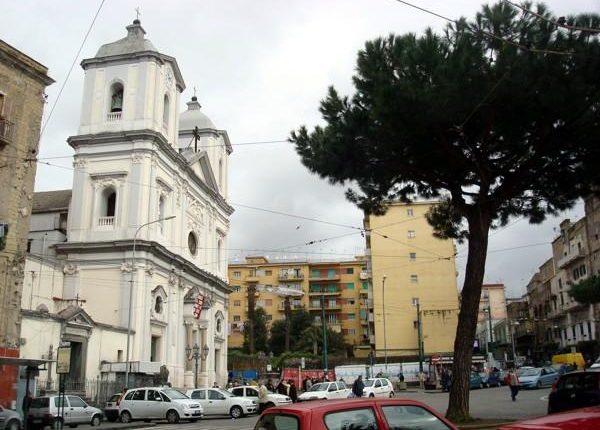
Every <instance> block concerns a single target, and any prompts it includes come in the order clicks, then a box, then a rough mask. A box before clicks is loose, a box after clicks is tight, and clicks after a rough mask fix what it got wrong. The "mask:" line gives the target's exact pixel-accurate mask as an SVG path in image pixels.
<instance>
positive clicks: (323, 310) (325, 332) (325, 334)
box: [321, 286, 327, 372]
mask: <svg viewBox="0 0 600 430" xmlns="http://www.w3.org/2000/svg"><path fill="white" fill-rule="evenodd" d="M321 288H323V286H321ZM322 292H323V290H321V293H322ZM321 322H322V326H323V370H324V371H325V372H327V328H326V325H325V294H321Z"/></svg>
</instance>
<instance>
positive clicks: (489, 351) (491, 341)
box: [486, 299, 494, 354]
mask: <svg viewBox="0 0 600 430" xmlns="http://www.w3.org/2000/svg"><path fill="white" fill-rule="evenodd" d="M488 300H489V299H488ZM486 310H487V314H488V326H489V330H490V337H489V339H490V340H489V342H488V344H487V352H488V354H490V353H491V352H492V350H491V344H492V343H493V342H494V332H493V331H492V306H491V305H490V302H489V301H488V307H487V308H486Z"/></svg>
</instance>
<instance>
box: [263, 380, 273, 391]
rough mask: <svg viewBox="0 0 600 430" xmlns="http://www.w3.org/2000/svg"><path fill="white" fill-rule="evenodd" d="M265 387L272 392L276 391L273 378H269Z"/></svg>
mask: <svg viewBox="0 0 600 430" xmlns="http://www.w3.org/2000/svg"><path fill="white" fill-rule="evenodd" d="M265 387H266V388H267V391H269V392H271V393H274V392H275V387H274V386H273V380H272V379H271V378H269V379H268V380H267V385H265Z"/></svg>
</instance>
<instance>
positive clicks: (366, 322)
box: [360, 318, 369, 325]
mask: <svg viewBox="0 0 600 430" xmlns="http://www.w3.org/2000/svg"><path fill="white" fill-rule="evenodd" d="M360 325H369V321H368V320H367V319H366V318H361V319H360Z"/></svg>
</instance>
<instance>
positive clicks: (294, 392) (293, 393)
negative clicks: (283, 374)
mask: <svg viewBox="0 0 600 430" xmlns="http://www.w3.org/2000/svg"><path fill="white" fill-rule="evenodd" d="M288 385H289V388H288V393H289V396H290V399H292V403H296V402H297V401H298V389H297V388H296V383H295V382H294V380H293V379H290V380H288Z"/></svg>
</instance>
